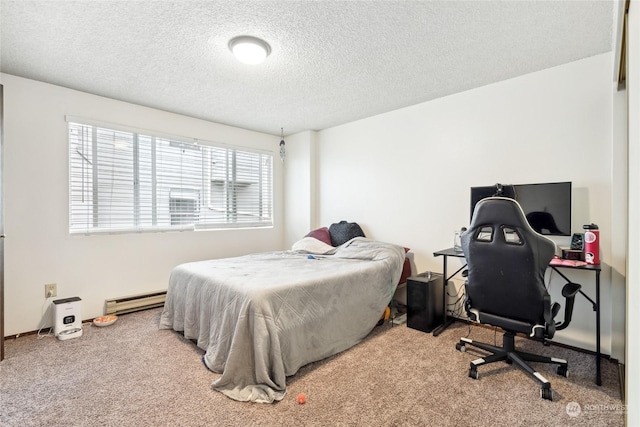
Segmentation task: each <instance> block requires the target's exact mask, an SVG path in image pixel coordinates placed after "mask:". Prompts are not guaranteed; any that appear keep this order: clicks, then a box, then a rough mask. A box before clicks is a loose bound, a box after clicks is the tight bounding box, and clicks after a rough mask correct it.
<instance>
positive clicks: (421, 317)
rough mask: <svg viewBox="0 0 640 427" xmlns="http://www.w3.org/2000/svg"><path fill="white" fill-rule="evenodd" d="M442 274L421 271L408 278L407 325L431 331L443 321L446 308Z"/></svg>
mask: <svg viewBox="0 0 640 427" xmlns="http://www.w3.org/2000/svg"><path fill="white" fill-rule="evenodd" d="M443 295H444V285H443V282H442V274H438V273H431V272H427V273H421V274H418V275H417V276H411V277H409V278H408V279H407V326H408V327H410V328H413V329H417V330H419V331H423V332H431V331H432V330H433V329H435V328H436V326H438V325H440V324H441V323H442V318H443V313H444V312H443V310H444V300H443Z"/></svg>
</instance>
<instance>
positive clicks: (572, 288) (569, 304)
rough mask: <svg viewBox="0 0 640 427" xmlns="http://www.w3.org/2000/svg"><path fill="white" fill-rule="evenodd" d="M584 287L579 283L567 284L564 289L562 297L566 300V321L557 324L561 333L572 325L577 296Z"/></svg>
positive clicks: (557, 328)
mask: <svg viewBox="0 0 640 427" xmlns="http://www.w3.org/2000/svg"><path fill="white" fill-rule="evenodd" d="M580 288H582V285H580V284H578V283H567V284H566V285H564V286H563V287H562V296H563V297H564V299H565V306H564V321H563V322H562V323H561V324H557V323H556V330H557V331H560V330H562V329H565V328H566V327H567V326H569V323H571V317H572V316H573V304H574V302H575V298H576V294H577V293H578V291H580Z"/></svg>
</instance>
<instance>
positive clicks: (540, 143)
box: [287, 53, 624, 359]
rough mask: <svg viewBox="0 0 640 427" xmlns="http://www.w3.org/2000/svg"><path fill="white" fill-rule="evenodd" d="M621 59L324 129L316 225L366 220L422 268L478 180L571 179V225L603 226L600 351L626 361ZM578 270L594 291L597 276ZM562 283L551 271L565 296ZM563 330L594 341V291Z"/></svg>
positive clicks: (589, 344) (465, 210)
mask: <svg viewBox="0 0 640 427" xmlns="http://www.w3.org/2000/svg"><path fill="white" fill-rule="evenodd" d="M612 62H613V57H612V54H611V53H608V54H603V55H598V56H595V57H592V58H588V59H585V60H582V61H578V62H574V63H571V64H567V65H563V66H560V67H556V68H552V69H548V70H544V71H541V72H537V73H532V74H529V75H525V76H521V77H518V78H514V79H511V80H507V81H503V82H500V83H496V84H492V85H489V86H485V87H481V88H478V89H474V90H471V91H468V92H464V93H460V94H456V95H452V96H448V97H445V98H441V99H437V100H434V101H431V102H427V103H423V104H419V105H416V106H412V107H408V108H404V109H401V110H397V111H393V112H390V113H386V114H382V115H379V116H375V117H371V118H367V119H364V120H360V121H357V122H353V123H349V124H345V125H342V126H338V127H334V128H331V129H327V130H323V131H320V132H319V133H318V145H317V156H318V160H317V162H318V186H317V187H318V194H317V198H318V223H319V224H320V225H329V224H330V223H332V222H336V221H339V220H341V219H346V220H350V221H357V222H358V223H360V224H361V225H362V226H363V229H364V230H365V233H366V234H367V235H368V236H371V237H374V238H377V239H380V240H385V241H389V242H393V243H397V244H400V245H404V246H407V247H410V248H411V249H412V250H413V251H414V252H415V255H416V256H415V259H416V263H417V265H418V269H419V270H421V271H426V270H432V271H441V270H442V260H441V259H440V258H434V257H433V255H432V254H433V252H434V251H437V250H439V249H444V248H447V247H451V246H452V244H453V231H454V230H456V229H459V228H460V227H461V226H464V225H467V224H468V222H469V210H470V208H469V188H470V187H471V186H477V185H492V184H495V183H498V182H500V183H513V184H524V183H536V182H556V181H572V182H573V187H574V192H573V199H574V200H573V232H581V231H582V225H583V224H587V223H591V222H594V223H596V224H598V225H599V226H600V230H601V239H602V243H601V250H602V259H603V260H604V264H603V272H602V276H601V279H602V285H603V286H602V292H601V297H602V328H603V329H602V331H603V334H602V335H603V341H602V350H603V352H604V353H605V354H613V356H614V357H616V358H618V359H623V358H624V352H623V349H622V348H613V349H612V348H611V335H612V331H611V325H612V311H613V310H614V309H615V310H620V309H623V308H624V300H623V295H622V296H620V295H618V296H617V298H618V299H617V300H616V301H612V299H611V298H612V292H611V276H612V274H611V268H610V260H611V254H612V240H611V235H612V224H611V221H612V211H614V210H616V209H618V208H623V207H622V206H612V205H611V201H612V199H613V198H612V168H613V160H612V151H613V150H612V145H613V144H612V138H613V136H612V103H613V94H614V92H615V90H614V84H613V82H612V79H611V72H612V71H611V70H612V68H613V65H612ZM287 197H289V198H288V203H287V204H288V206H289V207H288V209H292V206H293V204H295V203H296V200H295V198H294V197H292V195H290V194H288V195H287ZM616 201H617V203H624V201H620V200H617V199H616ZM569 240H570V238H559V239H557V243H559V244H561V245H566V246H568V245H569ZM616 245H620V243H619V242H617V243H616ZM623 251H624V249H623ZM554 277H555V276H554ZM571 277H572V278H573V279H574V280H575V281H577V282H580V283H583V284H584V288H585V291H586V292H587V293H588V294H589V295H591V296H592V297H594V298H595V286H594V283H593V280H594V276H593V274H590V273H581V272H575V273H572V274H571ZM562 285H563V282H562V281H559V280H557V279H554V281H553V285H552V294H554V296H555V297H556V299H560V298H561V297H560V296H559V293H560V289H561V287H562ZM620 299H622V300H620ZM622 333H623V332H622ZM555 339H556V340H557V341H560V342H565V343H568V344H571V345H575V346H578V347H582V348H585V349H589V350H594V349H595V317H594V314H593V311H592V310H591V305H590V304H589V303H587V302H586V300H584V299H583V298H578V300H577V302H576V313H575V315H574V321H573V323H572V326H571V328H570V329H567V330H565V331H562V332H558V333H557V335H556V338H555Z"/></svg>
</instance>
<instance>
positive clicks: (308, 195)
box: [284, 131, 317, 248]
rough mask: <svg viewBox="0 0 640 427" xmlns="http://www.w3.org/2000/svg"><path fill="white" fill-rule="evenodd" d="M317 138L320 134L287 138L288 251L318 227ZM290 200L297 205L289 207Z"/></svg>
mask: <svg viewBox="0 0 640 427" xmlns="http://www.w3.org/2000/svg"><path fill="white" fill-rule="evenodd" d="M316 135H317V133H316V132H313V131H306V132H301V133H298V134H295V135H291V136H289V137H287V138H285V141H286V144H285V145H286V152H287V156H286V159H285V161H284V176H285V180H284V182H285V183H284V187H285V189H284V193H285V203H284V205H285V218H287V220H286V222H285V225H284V230H285V236H284V246H285V248H290V247H291V245H292V244H293V243H294V242H296V241H298V240H300V239H301V238H302V237H303V236H304V235H306V234H307V233H308V232H309V231H310V230H312V229H314V228H315V227H316V224H315V221H316V217H315V212H316V199H315V194H316V192H315V191H314V188H315V187H314V186H315V172H316V167H315V160H316V155H315V152H316ZM287 197H291V199H292V200H293V201H295V203H292V204H291V205H289V204H288V203H287Z"/></svg>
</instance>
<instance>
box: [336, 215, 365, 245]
mask: <svg viewBox="0 0 640 427" xmlns="http://www.w3.org/2000/svg"><path fill="white" fill-rule="evenodd" d="M329 236H330V237H331V245H333V246H340V245H341V244H343V243H345V242H348V241H349V240H351V239H353V238H354V237H366V236H365V235H364V232H363V231H362V228H360V226H359V225H358V224H357V223H355V222H347V221H340V222H339V223H337V224H331V226H330V227H329Z"/></svg>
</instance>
